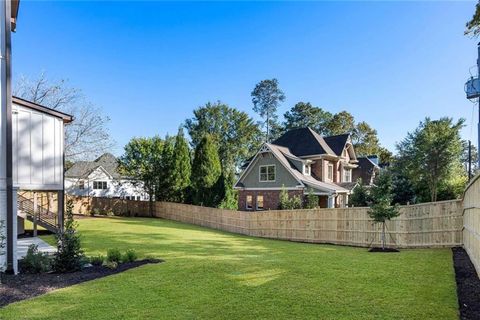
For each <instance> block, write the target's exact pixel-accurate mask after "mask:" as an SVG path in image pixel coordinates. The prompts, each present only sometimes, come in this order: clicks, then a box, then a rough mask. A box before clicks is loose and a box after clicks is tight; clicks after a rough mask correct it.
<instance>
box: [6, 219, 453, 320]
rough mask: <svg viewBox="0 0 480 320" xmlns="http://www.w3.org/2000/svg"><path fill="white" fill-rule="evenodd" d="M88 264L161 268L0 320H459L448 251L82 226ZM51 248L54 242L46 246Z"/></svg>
mask: <svg viewBox="0 0 480 320" xmlns="http://www.w3.org/2000/svg"><path fill="white" fill-rule="evenodd" d="M80 231H81V234H82V237H83V245H84V248H85V250H86V252H87V254H89V255H94V254H105V252H106V250H107V249H108V248H113V247H117V248H119V249H121V250H126V249H129V248H132V249H135V250H136V251H137V252H138V253H139V254H140V255H141V256H155V257H158V258H163V259H165V260H166V262H165V263H161V264H156V265H147V266H143V267H140V268H138V269H132V270H129V271H127V272H124V273H122V274H118V275H114V276H109V277H106V278H103V279H99V280H95V281H91V282H87V283H83V284H81V285H77V286H73V287H70V288H65V289H61V290H57V291H55V292H52V293H50V294H47V295H44V296H41V297H38V298H35V299H32V300H29V301H23V302H20V303H16V304H12V305H9V306H7V307H6V308H4V309H0V319H255V318H262V319H457V318H458V315H457V301H456V293H455V280H454V273H453V266H452V261H451V260H452V257H451V251H450V250H449V249H439V250H403V251H402V252H401V253H398V254H379V253H368V252H367V250H366V249H363V248H350V247H341V246H332V245H316V244H302V243H292V242H286V241H276V240H267V239H258V238H251V237H245V236H239V235H235V234H229V233H224V232H219V231H214V230H210V229H204V228H200V227H196V226H191V225H187V224H181V223H177V222H171V221H166V220H160V219H148V218H145V219H141V218H98V219H84V220H80ZM49 240H52V238H50V239H49Z"/></svg>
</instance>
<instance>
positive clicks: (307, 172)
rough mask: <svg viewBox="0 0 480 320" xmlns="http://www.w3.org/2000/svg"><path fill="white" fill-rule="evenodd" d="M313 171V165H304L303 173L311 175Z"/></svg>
mask: <svg viewBox="0 0 480 320" xmlns="http://www.w3.org/2000/svg"><path fill="white" fill-rule="evenodd" d="M311 172H312V167H311V166H310V165H309V164H305V165H303V174H304V175H306V176H309V175H310V174H311Z"/></svg>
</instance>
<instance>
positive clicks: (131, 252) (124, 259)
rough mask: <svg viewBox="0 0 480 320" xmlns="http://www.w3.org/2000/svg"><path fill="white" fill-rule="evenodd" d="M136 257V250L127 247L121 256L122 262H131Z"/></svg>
mask: <svg viewBox="0 0 480 320" xmlns="http://www.w3.org/2000/svg"><path fill="white" fill-rule="evenodd" d="M137 259H138V255H137V252H136V251H135V250H133V249H128V250H127V251H126V252H125V254H124V255H123V256H122V262H133V261H135V260H137Z"/></svg>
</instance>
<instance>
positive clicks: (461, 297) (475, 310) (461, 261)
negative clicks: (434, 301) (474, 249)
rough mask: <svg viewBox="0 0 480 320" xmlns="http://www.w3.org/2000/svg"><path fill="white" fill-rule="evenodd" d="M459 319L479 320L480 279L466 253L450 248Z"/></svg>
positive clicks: (462, 250)
mask: <svg viewBox="0 0 480 320" xmlns="http://www.w3.org/2000/svg"><path fill="white" fill-rule="evenodd" d="M452 251H453V266H454V268H455V280H456V281H457V297H458V305H459V307H460V319H462V320H470V319H480V279H479V278H478V275H477V272H476V271H475V267H474V266H473V263H472V261H470V257H469V256H468V254H467V252H466V251H465V250H464V249H463V248H460V247H458V248H452Z"/></svg>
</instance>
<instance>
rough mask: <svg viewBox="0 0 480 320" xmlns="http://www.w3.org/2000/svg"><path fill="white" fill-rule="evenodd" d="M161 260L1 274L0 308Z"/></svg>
mask: <svg viewBox="0 0 480 320" xmlns="http://www.w3.org/2000/svg"><path fill="white" fill-rule="evenodd" d="M160 262H163V260H159V259H145V260H138V261H134V262H126V263H121V264H120V265H119V266H118V268H117V269H113V270H112V269H109V268H107V267H104V266H92V267H88V268H85V269H83V270H81V271H76V272H71V273H40V274H27V273H20V274H17V275H10V274H2V279H1V284H0V308H1V307H4V306H6V305H7V304H10V303H13V302H16V301H20V300H25V299H30V298H33V297H36V296H39V295H42V294H45V293H47V292H50V291H52V290H56V289H60V288H65V287H69V286H72V285H75V284H78V283H82V282H85V281H90V280H94V279H98V278H103V277H106V276H109V275H112V274H116V273H120V272H123V271H126V270H129V269H132V268H137V267H140V266H143V265H145V264H150V263H160Z"/></svg>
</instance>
